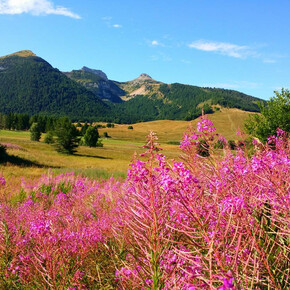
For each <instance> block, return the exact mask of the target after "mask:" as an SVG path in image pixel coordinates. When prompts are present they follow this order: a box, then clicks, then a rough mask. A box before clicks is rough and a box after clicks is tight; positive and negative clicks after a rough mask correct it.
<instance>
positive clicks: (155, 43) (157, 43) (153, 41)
mask: <svg viewBox="0 0 290 290" xmlns="http://www.w3.org/2000/svg"><path fill="white" fill-rule="evenodd" d="M151 45H154V46H157V45H160V43H159V42H158V41H157V40H152V42H151Z"/></svg>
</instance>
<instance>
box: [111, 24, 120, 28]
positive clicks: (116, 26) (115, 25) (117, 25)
mask: <svg viewBox="0 0 290 290" xmlns="http://www.w3.org/2000/svg"><path fill="white" fill-rule="evenodd" d="M112 27H114V28H121V27H122V25H121V24H113V25H112Z"/></svg>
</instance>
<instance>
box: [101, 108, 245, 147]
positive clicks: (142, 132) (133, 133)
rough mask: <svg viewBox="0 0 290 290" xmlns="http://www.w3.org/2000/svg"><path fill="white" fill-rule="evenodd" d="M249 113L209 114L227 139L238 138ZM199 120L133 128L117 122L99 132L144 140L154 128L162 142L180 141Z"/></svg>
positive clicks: (168, 122)
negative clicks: (238, 132)
mask: <svg viewBox="0 0 290 290" xmlns="http://www.w3.org/2000/svg"><path fill="white" fill-rule="evenodd" d="M249 114H251V113H249V112H245V111H241V110H239V109H221V111H220V112H216V113H214V114H211V115H208V117H209V118H210V119H211V120H212V121H213V123H214V125H215V126H216V128H217V131H218V133H220V134H221V135H223V136H225V137H226V138H227V139H236V137H237V136H236V131H237V129H238V128H240V129H243V123H244V121H245V119H246V118H247V117H248V115H249ZM197 122H198V119H196V120H194V121H171V120H160V121H152V122H145V123H137V124H133V125H132V126H133V128H134V129H133V130H128V126H129V125H118V124H117V125H115V127H114V128H103V129H99V132H100V134H101V135H102V134H103V132H108V134H109V136H111V137H112V138H113V139H118V140H127V141H128V140H131V141H132V140H133V141H138V142H142V141H143V140H145V138H146V136H147V135H148V133H149V131H150V130H152V131H154V132H155V133H157V136H158V138H159V142H160V143H167V142H168V141H178V142H179V141H180V140H181V138H182V136H183V133H184V132H185V131H186V130H187V128H188V126H189V124H193V126H195V125H196V123H197Z"/></svg>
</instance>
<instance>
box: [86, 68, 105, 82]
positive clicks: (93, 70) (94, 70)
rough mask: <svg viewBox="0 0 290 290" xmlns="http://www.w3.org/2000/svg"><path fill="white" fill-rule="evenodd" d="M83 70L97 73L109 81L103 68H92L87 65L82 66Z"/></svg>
mask: <svg viewBox="0 0 290 290" xmlns="http://www.w3.org/2000/svg"><path fill="white" fill-rule="evenodd" d="M82 70H83V71H86V72H89V73H93V74H95V75H98V76H99V77H101V78H103V79H104V80H106V81H108V77H107V75H106V74H105V73H104V72H103V71H101V70H96V69H91V68H88V67H86V66H84V67H82Z"/></svg>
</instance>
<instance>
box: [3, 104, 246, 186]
mask: <svg viewBox="0 0 290 290" xmlns="http://www.w3.org/2000/svg"><path fill="white" fill-rule="evenodd" d="M248 114H249V113H247V112H244V111H241V110H238V109H222V111H221V112H216V113H215V114H212V115H209V117H210V119H211V120H212V121H213V122H214V124H215V126H216V128H217V131H218V132H219V133H221V134H222V135H224V136H225V137H226V138H227V139H237V136H236V131H237V129H238V128H239V127H240V128H241V129H242V126H243V122H244V120H245V119H246V118H247V116H248ZM196 123H197V120H195V121H193V122H186V121H169V120H161V121H153V122H146V123H138V124H133V125H132V126H133V128H134V129H133V130H130V129H128V126H129V125H118V124H116V125H115V127H114V128H101V129H99V132H100V135H103V133H104V132H107V133H108V134H109V136H111V138H108V139H103V140H102V142H103V144H104V147H98V148H89V147H84V146H80V147H79V148H78V151H77V154H75V155H63V154H59V153H57V152H56V151H55V149H54V147H53V146H51V145H48V144H45V143H43V138H42V140H41V142H33V141H30V134H29V132H14V131H3V130H2V131H0V142H3V143H12V144H17V145H19V146H21V148H22V150H15V149H9V150H8V153H9V155H13V156H16V157H18V159H17V162H18V163H17V164H7V165H5V166H3V165H2V166H1V167H0V174H3V175H4V176H5V178H7V179H8V180H9V182H12V183H19V182H20V181H19V180H20V177H22V176H25V177H27V178H38V177H39V176H41V175H42V174H45V173H47V172H48V170H49V168H52V171H53V172H55V173H60V172H68V171H75V172H77V173H82V174H84V175H86V176H90V177H95V178H96V177H103V178H107V177H109V176H111V175H114V176H121V177H125V175H126V172H127V169H128V165H129V164H130V161H131V160H132V157H133V154H134V152H136V153H137V154H139V153H141V152H144V148H142V145H144V144H145V142H146V136H147V135H148V133H149V131H150V130H152V131H154V132H156V133H157V135H158V138H159V142H160V144H161V147H162V148H163V154H165V155H166V156H167V157H168V158H170V159H172V158H174V159H178V157H179V155H180V154H181V152H180V150H179V148H178V145H171V144H168V142H169V143H170V142H171V143H172V142H179V141H180V140H181V138H182V136H183V133H184V132H185V131H186V130H187V128H188V126H189V125H190V124H193V126H194V125H195V124H196ZM19 160H20V161H21V160H22V161H23V162H22V161H21V162H20V164H19Z"/></svg>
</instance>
